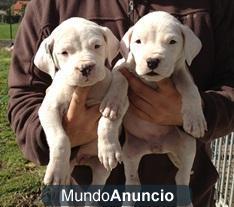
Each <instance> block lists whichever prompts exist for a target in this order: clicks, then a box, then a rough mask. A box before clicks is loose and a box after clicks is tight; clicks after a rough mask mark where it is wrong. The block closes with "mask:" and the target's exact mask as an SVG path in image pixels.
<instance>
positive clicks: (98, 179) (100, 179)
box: [85, 157, 110, 207]
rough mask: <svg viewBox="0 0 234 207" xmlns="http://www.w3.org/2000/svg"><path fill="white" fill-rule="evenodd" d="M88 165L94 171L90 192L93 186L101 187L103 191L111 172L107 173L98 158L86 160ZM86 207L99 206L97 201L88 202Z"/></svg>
mask: <svg viewBox="0 0 234 207" xmlns="http://www.w3.org/2000/svg"><path fill="white" fill-rule="evenodd" d="M85 164H86V165H88V166H89V167H90V168H91V170H92V175H93V176H92V183H91V186H90V188H89V189H88V191H89V190H90V192H91V191H92V190H91V188H92V186H93V185H98V186H100V190H101V191H102V189H103V187H104V185H105V183H106V180H107V178H108V177H109V175H110V172H109V171H107V170H106V169H105V168H104V166H103V165H102V164H101V163H100V162H99V160H98V158H97V157H91V158H90V159H88V160H86V163H85ZM85 206H86V207H89V206H98V205H97V203H96V202H95V201H86V202H85Z"/></svg>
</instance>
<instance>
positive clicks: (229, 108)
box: [200, 0, 234, 141]
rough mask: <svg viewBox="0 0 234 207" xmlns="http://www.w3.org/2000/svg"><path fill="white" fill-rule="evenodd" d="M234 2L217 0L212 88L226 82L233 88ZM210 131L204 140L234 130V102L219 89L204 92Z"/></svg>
mask: <svg viewBox="0 0 234 207" xmlns="http://www.w3.org/2000/svg"><path fill="white" fill-rule="evenodd" d="M233 10H234V2H233V1H232V0H223V1H219V0H215V1H213V5H212V13H211V15H212V16H211V17H212V24H213V31H214V40H215V63H214V74H213V77H214V79H213V84H212V88H210V89H211V90H220V87H221V86H223V85H226V86H230V87H233V88H234V27H233V25H234V15H233ZM202 98H203V101H204V106H205V107H204V113H205V117H206V120H207V122H208V131H207V133H206V135H205V137H204V138H203V139H200V140H201V141H210V140H212V139H214V138H218V137H221V136H224V135H226V134H229V133H230V132H232V131H234V102H231V101H230V100H229V99H227V98H225V97H223V96H221V95H219V94H216V93H212V92H209V93H203V94H202Z"/></svg>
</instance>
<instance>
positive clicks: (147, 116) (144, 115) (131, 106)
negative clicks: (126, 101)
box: [128, 104, 152, 122]
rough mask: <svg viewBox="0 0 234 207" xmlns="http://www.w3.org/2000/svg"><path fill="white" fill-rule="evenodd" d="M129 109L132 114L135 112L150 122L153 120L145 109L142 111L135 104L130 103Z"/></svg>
mask: <svg viewBox="0 0 234 207" xmlns="http://www.w3.org/2000/svg"><path fill="white" fill-rule="evenodd" d="M128 111H129V112H130V113H132V114H135V115H136V116H138V117H139V118H140V119H143V120H145V121H148V122H152V118H151V117H150V116H149V115H148V114H146V113H145V112H144V111H142V110H141V109H140V108H137V107H136V106H135V105H133V104H130V106H129V108H128Z"/></svg>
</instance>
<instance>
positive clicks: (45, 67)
mask: <svg viewBox="0 0 234 207" xmlns="http://www.w3.org/2000/svg"><path fill="white" fill-rule="evenodd" d="M53 44H54V40H53V38H52V37H51V36H49V37H47V38H46V39H44V40H43V41H42V43H41V45H40V47H39V49H38V51H37V53H36V55H35V58H34V64H35V66H37V68H38V69H40V70H41V71H43V72H45V73H48V74H49V75H50V76H51V78H52V79H53V78H54V75H55V71H56V68H55V64H54V61H53V57H52V50H53Z"/></svg>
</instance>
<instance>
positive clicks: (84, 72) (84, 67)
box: [80, 63, 95, 77]
mask: <svg viewBox="0 0 234 207" xmlns="http://www.w3.org/2000/svg"><path fill="white" fill-rule="evenodd" d="M94 67H95V64H94V63H90V64H83V65H81V69H80V72H81V73H82V75H83V76H85V77H88V76H89V75H90V72H91V71H92V70H93V69H94Z"/></svg>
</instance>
